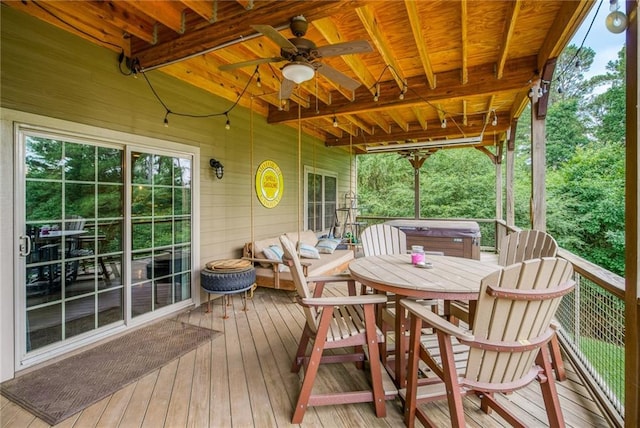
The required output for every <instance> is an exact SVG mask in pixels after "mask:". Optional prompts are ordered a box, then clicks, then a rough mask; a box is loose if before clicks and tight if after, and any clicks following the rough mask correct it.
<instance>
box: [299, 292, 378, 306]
mask: <svg viewBox="0 0 640 428" xmlns="http://www.w3.org/2000/svg"><path fill="white" fill-rule="evenodd" d="M386 301H387V296H385V295H384V294H361V295H359V296H345V297H307V298H304V299H300V303H301V304H302V305H304V306H342V305H376V304H379V303H385V302H386Z"/></svg>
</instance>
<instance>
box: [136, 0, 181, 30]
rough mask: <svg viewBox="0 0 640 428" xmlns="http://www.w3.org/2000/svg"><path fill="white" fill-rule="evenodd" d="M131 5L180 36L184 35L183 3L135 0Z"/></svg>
mask: <svg viewBox="0 0 640 428" xmlns="http://www.w3.org/2000/svg"><path fill="white" fill-rule="evenodd" d="M129 4H130V5H131V6H133V7H135V8H136V9H138V10H139V11H140V12H142V13H144V14H145V15H147V16H150V17H151V18H153V19H155V20H156V21H158V22H160V23H161V24H162V25H164V26H165V27H167V28H170V29H172V30H173V31H175V32H176V33H178V34H184V30H185V20H184V10H185V7H184V5H183V4H182V3H179V2H174V1H158V0H135V1H130V2H129Z"/></svg>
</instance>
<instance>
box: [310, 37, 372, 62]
mask: <svg viewBox="0 0 640 428" xmlns="http://www.w3.org/2000/svg"><path fill="white" fill-rule="evenodd" d="M317 51H318V57H319V58H320V57H328V56H337V55H350V54H356V53H362V52H373V48H372V47H371V45H370V44H369V42H368V41H366V40H354V41H353V42H344V43H336V44H333V45H326V46H320V47H319V48H318V49H317Z"/></svg>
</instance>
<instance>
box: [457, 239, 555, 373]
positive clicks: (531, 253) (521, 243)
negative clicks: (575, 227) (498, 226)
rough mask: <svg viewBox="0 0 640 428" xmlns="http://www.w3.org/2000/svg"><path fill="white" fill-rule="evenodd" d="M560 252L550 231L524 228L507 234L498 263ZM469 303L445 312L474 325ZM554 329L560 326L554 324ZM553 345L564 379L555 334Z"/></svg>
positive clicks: (553, 353) (516, 261)
mask: <svg viewBox="0 0 640 428" xmlns="http://www.w3.org/2000/svg"><path fill="white" fill-rule="evenodd" d="M557 253H558V244H557V243H556V240H555V239H553V237H552V236H551V235H549V234H548V233H545V232H542V231H540V230H522V231H520V232H514V233H510V234H509V235H507V236H506V237H505V238H504V240H503V241H502V243H501V245H500V252H499V254H498V264H499V265H500V266H508V265H511V264H513V263H518V262H522V261H525V260H531V259H537V258H540V257H555V256H556V254H557ZM469 312H470V311H469V305H468V303H467V302H462V301H453V302H449V303H448V304H446V305H445V314H448V316H449V319H450V320H452V321H453V322H456V320H462V321H464V322H466V323H467V324H468V325H469V328H472V327H473V319H471V317H470V316H469ZM553 327H554V329H557V328H559V326H558V325H556V324H553ZM549 346H550V347H551V359H552V362H553V364H552V365H553V367H554V369H555V370H556V378H557V379H558V380H559V381H563V380H565V379H566V378H567V375H566V373H565V370H564V363H563V362H562V353H561V351H560V344H559V343H558V338H557V336H556V335H554V337H553V339H552V340H551V342H550V343H549Z"/></svg>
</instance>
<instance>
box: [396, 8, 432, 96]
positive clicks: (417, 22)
mask: <svg viewBox="0 0 640 428" xmlns="http://www.w3.org/2000/svg"><path fill="white" fill-rule="evenodd" d="M404 4H405V7H406V8H407V14H408V15H409V25H411V32H412V33H413V39H414V40H415V42H416V47H417V48H418V54H419V55H420V62H421V63H422V68H423V69H424V75H425V77H426V78H427V82H429V88H431V89H434V88H435V87H436V75H435V73H434V72H433V66H432V65H431V59H429V52H428V50H427V45H426V43H425V42H424V41H425V40H426V39H427V38H426V37H425V36H424V34H423V33H422V26H421V22H422V18H421V16H420V14H419V13H418V8H417V6H416V1H415V0H405V2H404Z"/></svg>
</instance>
